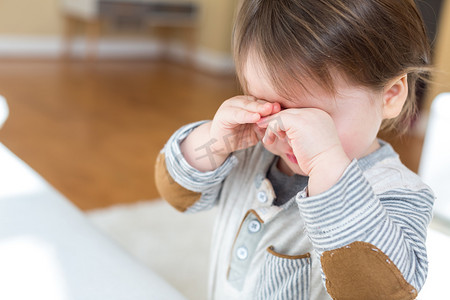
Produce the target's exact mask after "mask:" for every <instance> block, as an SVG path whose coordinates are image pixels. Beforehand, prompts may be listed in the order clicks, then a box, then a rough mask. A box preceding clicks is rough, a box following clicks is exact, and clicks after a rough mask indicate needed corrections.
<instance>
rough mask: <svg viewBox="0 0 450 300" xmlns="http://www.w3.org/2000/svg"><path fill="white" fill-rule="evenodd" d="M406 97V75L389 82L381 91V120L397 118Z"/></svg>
mask: <svg viewBox="0 0 450 300" xmlns="http://www.w3.org/2000/svg"><path fill="white" fill-rule="evenodd" d="M407 97H408V75H407V74H405V75H403V76H401V77H397V78H396V79H394V80H392V81H390V82H389V84H388V85H387V87H386V88H385V89H384V91H383V119H392V118H395V117H397V116H398V115H399V114H400V112H401V111H402V108H403V105H404V104H405V101H406V98H407Z"/></svg>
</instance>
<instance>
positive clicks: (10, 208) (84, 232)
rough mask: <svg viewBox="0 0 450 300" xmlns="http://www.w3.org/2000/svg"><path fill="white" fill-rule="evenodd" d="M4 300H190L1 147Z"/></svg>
mask: <svg viewBox="0 0 450 300" xmlns="http://www.w3.org/2000/svg"><path fill="white" fill-rule="evenodd" d="M3 100H4V99H3V98H0V116H3V115H4V110H3V109H4V108H5V107H6V106H4V105H3V104H4V101H3ZM0 121H1V120H0ZM0 299H8V300H30V299H33V300H41V299H42V300H102V299H107V300H130V299H132V300H183V299H184V300H185V298H184V297H183V296H182V295H181V294H180V293H179V292H178V291H176V290H175V289H174V288H173V287H172V286H170V285H169V284H168V283H167V282H165V281H164V280H163V279H161V278H160V277H159V276H158V275H157V274H155V273H154V272H153V271H151V270H150V269H148V268H146V267H144V266H143V265H142V264H141V263H139V262H137V260H135V259H134V258H133V257H131V256H130V255H129V254H128V253H127V252H126V251H125V250H123V249H122V248H121V247H119V246H118V245H117V244H116V243H114V242H113V241H112V240H111V239H110V238H108V237H106V236H104V235H103V234H101V233H100V232H99V231H98V230H97V229H95V228H94V226H93V225H92V224H91V223H90V222H89V221H88V220H87V218H86V217H85V215H84V214H83V213H82V212H80V211H79V210H78V209H77V208H76V207H75V206H74V205H72V204H71V203H70V202H69V201H68V200H67V199H66V198H65V197H64V196H63V195H61V194H60V193H59V192H57V191H56V190H55V189H54V188H53V187H51V186H50V185H49V184H48V183H47V182H46V181H45V180H44V179H43V178H41V177H40V176H39V175H38V174H37V173H36V172H35V171H33V170H32V169H31V168H30V167H29V166H27V165H26V164H25V163H24V162H23V161H21V160H20V159H19V158H18V157H16V156H15V155H14V154H13V153H11V151H9V150H8V149H7V148H6V147H5V146H4V145H3V144H1V143H0Z"/></svg>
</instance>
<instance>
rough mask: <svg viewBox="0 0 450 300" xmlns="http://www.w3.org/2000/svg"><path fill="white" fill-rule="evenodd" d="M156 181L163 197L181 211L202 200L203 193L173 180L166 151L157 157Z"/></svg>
mask: <svg viewBox="0 0 450 300" xmlns="http://www.w3.org/2000/svg"><path fill="white" fill-rule="evenodd" d="M155 182H156V188H157V189H158V192H159V194H160V195H161V197H162V198H164V199H165V200H166V201H167V202H169V204H170V205H172V206H173V207H174V208H176V209H177V210H179V211H181V212H184V211H186V210H187V209H188V208H189V207H191V206H192V205H193V204H194V203H195V202H197V201H198V200H200V197H201V193H196V192H193V191H190V190H188V189H185V188H184V187H182V186H181V185H179V184H178V183H177V182H175V180H173V178H172V176H170V174H169V172H168V171H167V167H166V156H165V154H164V153H160V154H159V155H158V158H157V159H156V166H155Z"/></svg>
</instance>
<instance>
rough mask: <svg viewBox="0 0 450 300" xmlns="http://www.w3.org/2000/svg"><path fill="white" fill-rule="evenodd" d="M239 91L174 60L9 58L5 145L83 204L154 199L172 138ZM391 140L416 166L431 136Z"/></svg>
mask: <svg viewBox="0 0 450 300" xmlns="http://www.w3.org/2000/svg"><path fill="white" fill-rule="evenodd" d="M238 90H239V89H238V85H237V82H236V81H235V79H234V77H224V76H217V75H211V74H204V73H201V72H196V71H194V70H192V69H190V68H187V67H182V66H178V65H176V64H171V63H168V62H158V61H139V62H137V61H134V62H133V61H131V62H130V61H128V62H96V63H87V62H62V61H35V62H33V61H0V94H2V95H3V96H5V97H6V98H7V100H8V103H9V106H10V110H11V115H10V118H9V120H8V121H7V123H6V124H5V126H4V128H3V129H2V130H0V142H2V143H3V144H5V145H6V146H7V147H8V148H10V149H11V150H12V151H13V152H14V153H15V154H16V155H18V156H19V157H20V158H22V159H23V160H24V161H25V162H27V163H28V164H29V165H30V166H31V167H33V168H34V169H35V170H36V171H37V172H39V173H40V174H41V175H42V176H43V177H44V178H45V179H47V180H48V181H49V182H50V183H51V184H52V185H53V186H54V187H55V188H56V189H58V190H59V191H60V192H62V193H63V194H64V195H66V196H67V197H68V198H69V199H70V200H71V201H73V203H75V204H76V205H77V206H78V207H80V208H81V209H83V210H89V209H94V208H101V207H106V206H109V205H113V204H117V203H132V202H136V201H139V200H144V199H154V198H157V197H158V193H157V191H156V188H155V184H154V174H153V168H154V161H155V159H156V156H157V154H158V152H159V150H160V149H161V148H162V147H163V145H164V143H165V142H166V141H167V139H168V137H169V136H170V135H171V134H172V133H173V132H174V131H175V130H176V129H177V128H179V127H180V126H181V125H183V124H186V123H188V122H193V121H197V120H202V119H210V118H212V116H213V115H214V112H215V111H216V109H217V108H218V106H219V105H220V103H221V102H222V101H223V100H225V99H227V98H229V97H231V96H233V95H235V94H237V93H238ZM388 139H389V141H391V142H393V143H394V146H395V148H396V149H397V150H399V151H400V155H401V158H402V159H403V160H404V162H405V163H406V164H407V165H408V166H409V167H410V168H411V169H413V170H414V171H416V170H417V166H418V158H419V156H420V150H421V142H422V140H421V138H411V137H406V138H403V139H402V140H400V139H396V138H392V137H388ZM0 167H1V166H0Z"/></svg>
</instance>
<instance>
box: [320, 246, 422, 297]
mask: <svg viewBox="0 0 450 300" xmlns="http://www.w3.org/2000/svg"><path fill="white" fill-rule="evenodd" d="M321 262H322V269H323V272H324V274H325V276H326V287H327V291H328V293H329V294H330V296H331V297H332V298H333V299H337V300H340V299H355V300H361V299H365V300H366V299H377V300H381V299H386V300H387V299H389V300H397V299H402V300H403V299H405V300H406V299H415V298H416V297H417V290H416V289H415V288H414V287H413V286H412V285H410V284H409V283H408V282H407V281H406V280H405V279H404V277H403V275H402V273H401V272H400V270H399V269H398V268H397V266H395V265H394V263H393V262H392V261H391V260H390V259H389V257H388V256H387V255H386V254H384V253H383V252H382V251H381V250H380V249H378V248H377V247H375V246H373V245H372V244H369V243H365V242H354V243H351V244H350V245H348V246H345V247H342V248H339V249H336V250H331V251H326V252H324V253H323V255H322V258H321Z"/></svg>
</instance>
